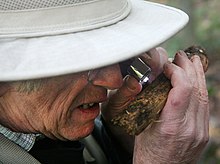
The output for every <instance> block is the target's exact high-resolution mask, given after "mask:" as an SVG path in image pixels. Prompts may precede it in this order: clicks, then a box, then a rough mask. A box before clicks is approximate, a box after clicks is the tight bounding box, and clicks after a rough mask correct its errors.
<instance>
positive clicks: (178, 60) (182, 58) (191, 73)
mask: <svg viewBox="0 0 220 164" xmlns="http://www.w3.org/2000/svg"><path fill="white" fill-rule="evenodd" d="M173 62H174V63H175V64H176V65H178V66H180V67H181V68H183V69H184V71H185V72H186V74H187V76H188V77H189V79H190V81H191V82H192V84H194V83H197V81H196V72H195V68H194V65H193V63H192V62H191V61H190V60H189V58H188V57H187V55H186V53H185V52H184V51H178V52H177V53H176V55H175V58H174V61H173Z"/></svg>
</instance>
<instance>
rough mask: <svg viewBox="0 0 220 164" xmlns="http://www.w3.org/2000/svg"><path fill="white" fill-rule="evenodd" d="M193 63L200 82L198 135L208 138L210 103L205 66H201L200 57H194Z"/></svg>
mask: <svg viewBox="0 0 220 164" xmlns="http://www.w3.org/2000/svg"><path fill="white" fill-rule="evenodd" d="M192 63H193V65H194V67H195V71H196V74H197V81H198V90H197V92H198V94H197V95H198V101H199V107H198V114H197V122H198V123H197V126H198V128H197V131H198V135H201V136H203V137H204V136H205V138H208V136H207V135H208V130H209V103H208V91H207V89H206V81H205V74H204V71H203V66H202V64H201V61H200V58H199V56H197V55H195V56H193V57H192Z"/></svg>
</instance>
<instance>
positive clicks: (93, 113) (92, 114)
mask: <svg viewBox="0 0 220 164" xmlns="http://www.w3.org/2000/svg"><path fill="white" fill-rule="evenodd" d="M77 109H78V110H79V111H80V115H81V116H82V117H86V118H90V119H95V118H96V117H97V116H98V115H99V114H100V105H99V103H95V104H94V106H93V107H91V108H88V109H82V108H77Z"/></svg>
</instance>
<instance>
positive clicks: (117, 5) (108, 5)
mask: <svg viewBox="0 0 220 164" xmlns="http://www.w3.org/2000/svg"><path fill="white" fill-rule="evenodd" d="M130 10H131V5H130V2H129V1H128V0H93V1H88V2H85V3H80V4H72V5H65V6H59V7H50V8H42V9H28V10H16V11H12V10H10V11H7V10H2V11H0V38H8V37H34V36H45V35H55V34H65V33H72V32H79V31H85V30H92V29H96V28H100V27H104V26H108V25H111V24H114V23H117V22H119V21H120V20H122V19H124V18H125V17H127V16H128V14H129V12H130ZM76 13H77V14H76Z"/></svg>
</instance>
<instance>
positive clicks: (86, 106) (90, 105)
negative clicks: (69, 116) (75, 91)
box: [82, 103, 94, 109]
mask: <svg viewBox="0 0 220 164" xmlns="http://www.w3.org/2000/svg"><path fill="white" fill-rule="evenodd" d="M93 105H94V103H90V104H83V105H82V108H83V109H88V108H90V107H92V106H93Z"/></svg>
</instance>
